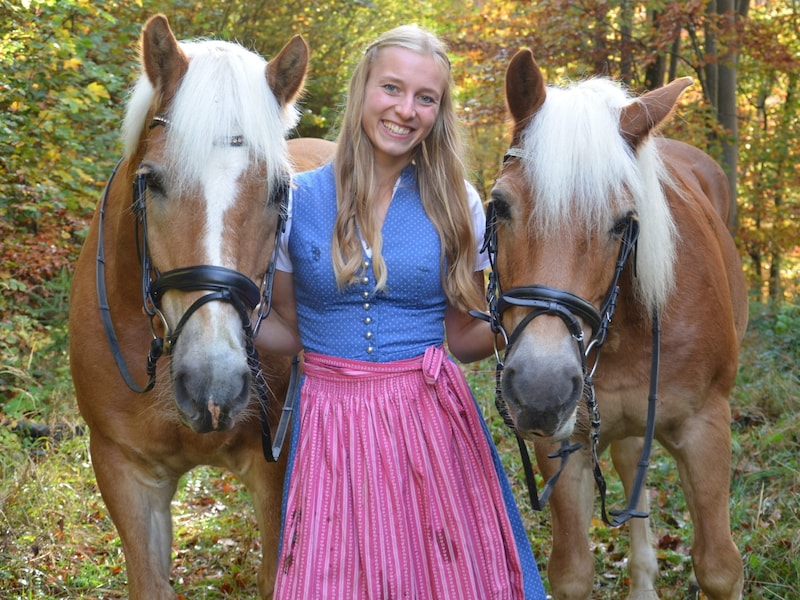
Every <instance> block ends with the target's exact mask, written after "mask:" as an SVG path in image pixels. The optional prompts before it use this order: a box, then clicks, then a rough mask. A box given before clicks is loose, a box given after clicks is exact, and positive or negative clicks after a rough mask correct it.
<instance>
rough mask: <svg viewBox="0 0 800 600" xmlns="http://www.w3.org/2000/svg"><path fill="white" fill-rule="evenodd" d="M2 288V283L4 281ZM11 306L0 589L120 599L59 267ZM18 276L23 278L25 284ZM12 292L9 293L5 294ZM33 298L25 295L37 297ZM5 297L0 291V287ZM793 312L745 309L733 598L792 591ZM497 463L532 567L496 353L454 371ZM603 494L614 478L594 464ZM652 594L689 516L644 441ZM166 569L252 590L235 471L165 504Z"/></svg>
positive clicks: (620, 557) (673, 580)
mask: <svg viewBox="0 0 800 600" xmlns="http://www.w3.org/2000/svg"><path fill="white" fill-rule="evenodd" d="M2 284H3V285H4V286H6V287H10V286H13V285H17V287H19V285H21V284H14V283H13V282H10V281H9V280H7V279H6V280H3V281H2ZM49 285H50V288H51V289H47V288H46V287H45V288H41V289H37V290H24V289H23V290H20V289H15V290H10V292H9V293H14V294H20V293H27V292H30V298H31V300H30V301H29V302H28V303H27V304H25V305H22V308H20V305H19V304H15V305H14V307H13V308H14V310H11V308H12V307H11V306H10V304H9V303H7V302H6V301H5V300H0V312H2V313H3V316H4V319H3V321H2V324H0V358H2V362H1V363H0V364H2V371H1V372H0V377H1V378H0V422H2V427H0V448H2V449H3V451H2V453H0V597H2V598H15V599H16V598H20V599H21V598H96V599H101V598H102V599H111V598H123V597H126V576H125V570H124V555H123V553H122V548H121V544H120V542H119V538H118V537H117V534H116V531H115V529H114V526H113V524H112V522H111V520H110V519H109V516H108V513H107V511H106V509H105V506H104V504H103V502H102V499H101V497H100V494H99V491H98V489H97V486H96V483H95V479H94V475H93V472H92V470H91V461H90V458H89V452H88V433H87V432H85V431H84V428H83V424H82V420H81V418H80V416H79V415H78V413H77V409H76V408H75V400H74V394H73V392H72V388H71V383H70V380H69V369H68V358H67V350H66V343H67V331H66V304H67V302H66V291H65V290H66V289H67V285H68V277H67V275H66V274H63V275H62V276H60V277H58V278H56V279H55V280H54V281H53V282H52V283H51V284H49ZM23 287H24V286H23ZM6 291H9V290H6ZM37 294H38V295H39V296H40V297H39V298H37V297H36V295H37ZM6 297H7V296H6ZM798 330H800V308H798V307H797V306H794V305H787V306H782V307H780V308H777V309H774V310H768V309H764V308H763V307H760V306H755V305H754V306H753V307H752V308H751V322H750V327H749V331H748V334H747V338H746V340H745V344H744V346H743V349H742V353H741V360H740V372H739V377H738V381H737V387H736V389H735V391H734V394H733V397H732V399H731V406H732V414H733V418H732V423H731V427H732V432H733V471H732V477H731V502H730V506H731V525H732V529H733V532H734V538H735V540H736V543H737V545H738V546H739V548H740V550H741V552H742V556H743V560H744V566H745V579H746V581H745V597H746V598H763V599H774V600H793V599H796V598H798V597H800V587H799V586H800V583H798V582H800V559H798V555H800V466H799V464H800V460H799V459H798V457H799V456H800V453H799V452H798V449H800V442H799V437H798V436H799V434H798V432H800V417H799V416H798V414H799V413H800V399H799V398H800V394H799V393H798V391H799V390H800V375H799V374H798V369H797V366H796V365H797V364H798V358H800V342H798V339H797V337H796V333H795V332H797V331H798ZM464 369H465V372H466V374H467V377H468V379H469V381H470V384H471V385H472V387H473V389H474V391H475V394H476V397H477V398H478V399H479V403H480V404H481V407H482V409H483V411H484V414H485V416H486V419H487V422H488V423H489V427H490V430H491V433H492V436H493V437H494V439H495V441H496V443H497V445H498V447H499V449H500V451H501V455H502V458H503V462H504V466H505V467H506V470H507V472H508V473H509V475H510V480H511V482H512V486H513V488H514V491H515V494H516V495H517V498H518V502H519V504H520V506H521V510H522V513H523V518H524V520H525V523H526V526H527V529H528V532H529V538H530V540H531V544H532V546H533V548H534V552H535V554H536V557H537V559H538V561H539V567H540V571H541V573H542V574H543V577H544V576H545V573H546V560H547V556H548V548H549V514H548V511H547V509H546V508H545V510H544V511H543V512H541V513H537V512H533V511H532V510H531V509H530V506H529V501H528V497H527V489H526V487H525V481H524V476H523V474H522V467H521V462H520V457H519V453H518V450H517V447H516V442H515V440H514V439H513V437H512V436H511V435H510V432H509V431H508V430H507V429H506V427H505V426H504V425H503V423H502V420H501V419H500V417H499V416H498V415H497V412H496V410H495V408H494V405H493V395H494V362H493V361H484V362H481V363H477V364H475V365H470V366H465V367H464ZM603 469H604V473H606V478H607V480H608V483H609V494H610V497H611V499H612V500H611V501H612V503H613V504H614V505H616V504H620V503H621V502H622V492H621V486H620V485H619V483H618V482H617V481H616V479H615V477H614V476H613V473H612V472H611V471H610V466H609V465H608V463H607V460H606V459H604V463H603ZM647 484H648V493H649V498H650V504H651V517H652V524H653V530H654V539H655V540H656V542H657V545H658V557H659V563H660V571H661V573H660V579H659V582H658V588H659V590H660V594H661V597H662V599H664V600H670V599H678V598H680V599H681V600H683V599H684V598H687V597H690V596H689V595H688V589H689V580H690V574H691V559H690V557H689V553H690V548H691V539H692V525H691V520H690V518H689V515H688V512H687V509H686V505H685V502H684V500H683V494H682V492H681V490H680V486H679V482H678V477H677V472H676V469H675V466H674V462H673V461H672V459H671V458H670V457H669V456H667V455H666V453H665V452H664V451H663V450H661V448H659V447H658V446H656V447H655V450H654V455H653V458H652V461H651V467H650V470H649V472H648V481H647ZM173 513H174V523H175V542H174V546H173V558H174V568H173V579H174V585H175V589H176V591H177V592H178V594H179V597H180V598H192V599H193V600H194V599H199V600H202V599H217V598H253V597H255V596H256V585H255V571H256V569H257V566H258V564H259V561H260V550H261V549H260V546H259V540H258V535H257V531H256V524H255V518H254V516H253V512H252V510H251V509H250V507H249V505H248V497H247V492H246V491H245V490H244V488H243V487H242V486H241V484H239V482H238V481H237V480H236V479H235V478H233V476H232V475H230V474H228V473H224V472H221V471H218V470H216V469H213V468H207V467H204V468H198V469H195V470H194V471H192V472H191V473H189V474H187V475H186V476H185V477H184V481H183V482H182V485H181V487H180V488H179V492H178V494H177V495H176V498H175V500H174V502H173ZM591 539H592V542H591V543H592V550H593V554H594V557H595V567H596V573H597V576H596V578H595V582H596V583H595V594H594V597H595V598H599V599H611V598H620V597H623V596H624V595H625V594H626V592H627V585H628V581H627V572H626V552H627V549H628V541H627V531H626V528H625V527H622V528H621V529H610V528H608V527H606V526H605V525H604V524H603V523H602V521H600V519H599V518H595V520H594V521H593V523H592V528H591Z"/></svg>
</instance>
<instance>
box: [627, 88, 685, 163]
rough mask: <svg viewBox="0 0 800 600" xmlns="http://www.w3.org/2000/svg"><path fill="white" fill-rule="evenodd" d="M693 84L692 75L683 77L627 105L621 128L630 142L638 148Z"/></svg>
mask: <svg viewBox="0 0 800 600" xmlns="http://www.w3.org/2000/svg"><path fill="white" fill-rule="evenodd" d="M690 85H692V78H691V77H681V78H680V79H675V80H674V81H671V82H669V83H668V84H667V85H665V86H664V87H660V88H658V89H656V90H653V91H651V92H647V93H646V94H643V95H642V96H640V97H639V98H637V99H636V100H634V101H633V102H632V103H631V104H629V105H628V106H626V107H625V108H624V109H623V110H622V113H621V114H620V117H619V129H620V133H622V137H624V138H625V139H626V140H627V141H628V143H629V144H630V145H631V146H632V147H633V148H636V147H637V146H638V145H639V143H640V142H641V141H642V140H644V139H645V138H646V137H647V135H648V134H649V133H650V131H651V130H652V129H653V128H655V127H656V126H657V125H658V124H659V123H661V122H662V121H663V120H664V119H665V118H666V117H667V115H669V113H670V112H672V109H673V107H674V106H675V103H676V102H677V101H678V97H680V95H681V94H682V93H683V90H685V89H686V88H687V87H689V86H690Z"/></svg>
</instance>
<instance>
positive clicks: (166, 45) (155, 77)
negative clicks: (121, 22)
mask: <svg viewBox="0 0 800 600" xmlns="http://www.w3.org/2000/svg"><path fill="white" fill-rule="evenodd" d="M141 46H142V64H143V65H144V70H145V73H147V78H148V79H149V80H150V83H151V84H152V85H153V87H154V88H155V89H158V90H160V91H161V93H162V95H163V96H164V97H165V98H171V97H172V95H173V94H174V92H175V90H176V89H177V87H178V82H179V81H180V79H181V77H183V75H184V73H186V70H187V69H188V68H189V59H188V58H187V57H186V55H185V54H184V53H183V50H181V48H180V46H179V45H178V40H176V39H175V35H174V34H173V33H172V29H170V27H169V21H167V17H165V16H164V15H156V16H154V17H152V18H150V19H149V20H148V21H147V23H145V26H144V29H143V30H142V41H141Z"/></svg>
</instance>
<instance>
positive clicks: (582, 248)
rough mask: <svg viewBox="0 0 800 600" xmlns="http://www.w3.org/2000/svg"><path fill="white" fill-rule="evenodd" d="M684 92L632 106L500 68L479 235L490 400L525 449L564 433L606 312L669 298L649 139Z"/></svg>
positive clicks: (670, 238) (679, 85)
mask: <svg viewBox="0 0 800 600" xmlns="http://www.w3.org/2000/svg"><path fill="white" fill-rule="evenodd" d="M690 81H691V80H690V79H689V78H684V79H681V80H676V81H674V82H673V83H671V84H670V85H668V86H666V87H664V88H661V89H659V90H655V91H652V92H649V93H647V94H644V95H643V96H641V97H640V98H638V99H632V98H631V97H629V96H628V95H627V94H626V93H625V92H624V91H623V90H622V89H621V88H620V87H619V86H618V85H616V84H614V83H612V82H611V81H608V80H605V79H599V78H598V79H593V80H587V81H584V82H582V83H580V84H577V85H574V86H572V87H569V88H556V87H548V86H546V85H545V81H544V77H543V75H542V72H541V70H540V69H539V67H538V65H537V64H536V62H535V61H534V59H533V55H532V53H531V52H530V51H529V50H522V51H520V52H519V53H517V54H516V55H515V56H514V57H513V58H512V60H511V62H510V64H509V67H508V70H507V76H506V99H507V105H508V109H509V112H510V114H511V117H512V144H511V149H510V150H509V151H508V153H507V155H506V157H505V160H504V163H503V168H502V171H501V173H500V175H499V177H498V179H497V182H496V184H495V186H494V189H493V190H492V193H491V203H490V212H489V214H490V219H489V221H488V227H489V231H490V232H492V235H494V236H495V239H496V242H495V247H496V256H495V258H494V260H493V267H494V270H495V272H494V274H493V276H494V279H495V281H496V282H497V283H496V285H497V290H496V296H497V300H498V307H497V311H498V314H496V316H495V319H496V321H498V322H499V323H501V327H502V329H503V330H504V332H506V335H507V337H508V345H507V348H506V354H505V358H504V361H503V362H504V369H503V374H502V385H501V389H502V395H503V397H504V399H505V401H506V403H507V406H508V410H509V413H510V416H511V418H512V420H513V421H514V424H515V427H516V429H517V431H518V432H519V433H520V435H522V436H523V437H525V438H527V439H531V440H542V441H556V440H559V439H564V438H566V437H569V436H570V435H571V434H572V432H573V428H574V426H575V423H576V414H577V409H578V407H579V405H580V404H581V403H580V402H579V400H580V399H581V398H582V396H583V393H584V382H585V377H586V373H587V361H589V362H588V364H589V367H588V369H591V364H592V363H591V361H592V360H596V353H597V348H598V347H599V345H600V344H599V341H600V336H604V335H605V330H606V328H607V326H608V324H609V323H608V318H609V317H610V314H613V311H614V308H615V307H616V308H617V309H618V311H617V317H618V318H624V316H623V313H624V312H626V311H627V312H628V313H630V312H631V311H639V312H642V313H643V314H644V315H645V317H648V316H649V315H650V312H651V309H652V308H655V307H658V306H660V305H661V304H663V302H664V300H665V298H666V296H667V295H668V294H669V290H670V287H671V285H672V284H671V281H672V256H673V253H674V252H673V250H674V243H675V234H674V227H673V224H672V221H671V218H670V213H669V209H668V206H667V204H666V201H665V199H664V194H663V189H662V185H664V178H663V169H662V168H661V167H660V165H659V157H658V153H657V151H656V149H655V148H654V145H653V143H652V140H651V137H652V136H651V133H652V131H653V129H654V128H655V127H656V126H657V125H658V124H659V123H660V122H661V121H662V120H663V119H664V118H665V117H666V116H667V115H668V113H669V112H670V111H671V110H672V107H673V106H674V104H675V102H676V101H677V98H678V96H679V95H680V93H681V92H682V90H683V89H684V88H685V87H686V86H687V85H688V84H689V82H690ZM637 235H638V242H637ZM634 246H636V251H635V253H634V252H633V249H634V248H633V247H634ZM623 258H624V260H623ZM629 258H630V260H628V259H629ZM620 260H623V266H624V272H621V271H620V272H618V270H619V269H618V266H617V265H618V264H619V262H620ZM634 261H636V269H635V270H636V277H635V278H634V277H632V275H631V273H632V271H633V270H634V269H633V268H632V265H631V264H630V263H633V262H634ZM632 279H635V281H632ZM629 284H630V285H629ZM620 286H621V287H624V288H626V289H632V290H633V292H632V294H633V297H634V298H635V301H633V300H630V299H629V298H628V296H627V295H626V294H625V292H623V294H622V296H623V297H619V298H618V297H617V295H616V292H615V290H616V289H617V288H618V287H620ZM623 305H624V306H623ZM602 341H605V340H602Z"/></svg>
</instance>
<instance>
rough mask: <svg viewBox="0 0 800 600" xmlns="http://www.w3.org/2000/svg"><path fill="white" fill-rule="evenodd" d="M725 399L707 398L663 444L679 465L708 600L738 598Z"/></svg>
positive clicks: (694, 553) (699, 576) (738, 564)
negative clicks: (698, 409)
mask: <svg viewBox="0 0 800 600" xmlns="http://www.w3.org/2000/svg"><path fill="white" fill-rule="evenodd" d="M730 420H731V415H730V407H729V406H728V402H727V398H726V397H723V396H721V395H720V396H718V397H716V398H710V399H709V401H708V402H707V403H706V404H705V405H704V406H703V409H702V411H701V412H699V413H697V414H696V415H695V416H694V417H692V418H691V419H687V420H686V421H684V422H683V424H682V425H681V427H678V428H676V429H675V430H674V431H673V432H672V435H671V436H669V437H667V438H666V439H665V440H664V441H662V443H663V444H664V446H665V447H666V448H667V449H668V450H669V452H670V453H671V454H672V456H673V457H674V458H675V461H676V463H677V466H678V473H679V474H680V478H681V486H682V487H683V492H684V496H685V497H686V504H687V506H688V507H689V512H690V514H691V516H692V524H693V526H694V540H693V543H692V562H693V564H694V572H695V575H696V577H697V581H698V583H699V584H700V587H701V589H702V590H703V592H704V593H705V595H706V596H707V597H708V598H709V600H740V599H741V598H742V587H743V581H744V573H743V567H742V557H741V555H740V554H739V550H738V548H737V547H736V544H735V543H734V541H733V537H732V536H731V530H730V512H729V507H728V502H729V498H730V471H731V438H730Z"/></svg>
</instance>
